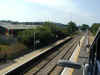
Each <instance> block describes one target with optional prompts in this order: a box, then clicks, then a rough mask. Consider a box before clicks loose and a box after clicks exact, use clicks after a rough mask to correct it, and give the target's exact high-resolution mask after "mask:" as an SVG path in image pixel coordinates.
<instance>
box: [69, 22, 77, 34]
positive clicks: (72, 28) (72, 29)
mask: <svg viewBox="0 0 100 75" xmlns="http://www.w3.org/2000/svg"><path fill="white" fill-rule="evenodd" d="M77 30H78V27H77V26H76V24H75V23H74V22H72V21H71V22H69V23H68V25H67V31H68V33H69V34H72V33H74V32H76V31H77Z"/></svg>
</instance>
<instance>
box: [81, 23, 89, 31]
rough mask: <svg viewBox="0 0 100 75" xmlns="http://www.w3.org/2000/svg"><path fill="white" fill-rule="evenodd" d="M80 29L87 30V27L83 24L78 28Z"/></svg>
mask: <svg viewBox="0 0 100 75" xmlns="http://www.w3.org/2000/svg"><path fill="white" fill-rule="evenodd" d="M80 29H81V30H86V29H89V25H87V24H83V25H82V26H80Z"/></svg>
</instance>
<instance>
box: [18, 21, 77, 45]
mask: <svg viewBox="0 0 100 75" xmlns="http://www.w3.org/2000/svg"><path fill="white" fill-rule="evenodd" d="M77 29H78V27H77V26H76V24H75V23H74V22H72V21H71V22H69V23H68V25H66V27H65V28H61V27H59V26H57V25H56V24H54V23H52V22H45V23H44V24H43V25H42V26H40V27H37V28H35V29H32V30H24V31H21V32H19V33H18V39H19V41H21V42H22V43H24V44H25V45H27V46H28V47H33V46H34V44H35V43H36V41H39V44H38V46H39V47H42V46H45V45H48V44H51V43H53V42H55V41H56V40H59V39H62V38H64V37H66V36H68V35H70V34H73V33H75V32H76V31H77ZM34 41H35V43H34Z"/></svg>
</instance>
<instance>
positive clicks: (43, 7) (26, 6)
mask: <svg viewBox="0 0 100 75" xmlns="http://www.w3.org/2000/svg"><path fill="white" fill-rule="evenodd" d="M0 20H13V21H32V22H35V21H53V22H59V23H64V24H67V23H68V22H69V21H71V20H72V21H74V22H76V23H77V24H83V23H85V24H90V25H91V24H92V23H94V22H100V0H0Z"/></svg>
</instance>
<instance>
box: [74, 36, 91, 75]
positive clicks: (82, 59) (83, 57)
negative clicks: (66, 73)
mask: <svg viewBox="0 0 100 75" xmlns="http://www.w3.org/2000/svg"><path fill="white" fill-rule="evenodd" d="M87 44H88V38H87V37H86V39H85V40H84V42H83V45H82V47H81V49H80V53H79V56H78V60H77V63H79V64H86V63H88V57H89V52H88V48H86V45H87ZM72 75H83V69H82V68H81V69H75V70H74V71H73V73H72Z"/></svg>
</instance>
